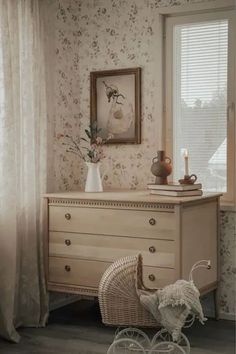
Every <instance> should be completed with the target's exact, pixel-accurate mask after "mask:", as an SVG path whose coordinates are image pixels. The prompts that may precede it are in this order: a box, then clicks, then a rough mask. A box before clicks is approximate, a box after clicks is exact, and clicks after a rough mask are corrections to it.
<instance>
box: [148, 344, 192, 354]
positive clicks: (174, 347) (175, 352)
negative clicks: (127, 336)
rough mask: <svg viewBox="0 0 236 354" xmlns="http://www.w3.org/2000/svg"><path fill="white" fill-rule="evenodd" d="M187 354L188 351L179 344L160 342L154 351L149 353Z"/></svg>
mask: <svg viewBox="0 0 236 354" xmlns="http://www.w3.org/2000/svg"><path fill="white" fill-rule="evenodd" d="M164 353H169V354H186V351H185V350H184V349H183V348H182V347H180V346H179V345H178V344H177V343H174V342H172V343H170V342H160V343H156V344H155V345H154V346H153V347H152V349H151V350H150V351H149V354H164Z"/></svg>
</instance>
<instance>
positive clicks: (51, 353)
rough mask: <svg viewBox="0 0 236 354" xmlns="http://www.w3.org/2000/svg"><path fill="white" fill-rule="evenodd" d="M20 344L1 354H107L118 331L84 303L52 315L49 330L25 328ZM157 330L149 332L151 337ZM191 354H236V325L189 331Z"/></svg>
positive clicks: (3, 347) (1, 346) (211, 324)
mask: <svg viewBox="0 0 236 354" xmlns="http://www.w3.org/2000/svg"><path fill="white" fill-rule="evenodd" d="M19 332H20V334H21V336H22V339H21V342H20V343H19V344H11V343H8V342H6V341H3V340H0V353H1V354H22V353H24V354H26V353H27V354H58V353H63V354H105V353H106V352H107V349H108V347H109V345H110V344H111V342H112V340H113V337H114V332H115V329H114V328H111V327H105V326H104V325H103V324H102V323H101V319H100V314H99V309H98V306H97V304H94V303H92V302H88V301H80V302H77V303H74V304H70V305H68V306H65V307H64V308H61V309H58V310H55V311H53V312H52V313H51V315H50V318H49V324H48V326H47V327H46V328H22V329H20V330H19ZM153 333H154V332H153V330H149V331H148V334H149V335H150V336H151V335H152V334H153ZM185 334H186V335H187V336H188V338H189V340H190V343H191V347H192V349H191V354H234V353H235V323H234V322H232V321H223V320H220V321H215V320H208V321H207V322H206V324H205V325H204V326H202V325H201V324H199V323H197V322H196V323H195V324H194V326H193V327H192V328H190V329H188V330H186V331H185Z"/></svg>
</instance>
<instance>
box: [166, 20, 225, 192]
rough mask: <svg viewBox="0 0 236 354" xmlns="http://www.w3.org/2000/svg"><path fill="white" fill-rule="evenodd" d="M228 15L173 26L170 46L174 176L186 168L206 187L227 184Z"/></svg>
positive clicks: (219, 187) (219, 188)
mask: <svg viewBox="0 0 236 354" xmlns="http://www.w3.org/2000/svg"><path fill="white" fill-rule="evenodd" d="M227 25H228V24H227V20H223V21H222V20H219V21H208V22H205V23H204V22H203V23H193V24H184V25H177V26H176V28H175V50H174V53H175V55H174V145H173V150H174V161H175V164H174V167H175V168H174V179H175V180H176V179H178V178H179V177H181V176H183V174H184V164H183V157H182V156H181V152H182V151H183V149H186V148H187V149H188V153H189V168H190V173H195V174H197V176H198V180H199V182H201V183H202V184H203V188H204V189H205V190H208V191H222V192H225V191H226V185H227V183H226V182H227V178H226V177H227V54H228V53H227V52H228V26H227Z"/></svg>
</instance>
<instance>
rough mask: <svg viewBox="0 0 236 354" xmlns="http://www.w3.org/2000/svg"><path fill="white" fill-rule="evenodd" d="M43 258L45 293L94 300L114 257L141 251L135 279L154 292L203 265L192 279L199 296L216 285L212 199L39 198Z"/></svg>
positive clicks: (215, 203) (144, 195) (139, 195)
mask: <svg viewBox="0 0 236 354" xmlns="http://www.w3.org/2000/svg"><path fill="white" fill-rule="evenodd" d="M45 203H46V206H45V210H46V220H47V223H46V229H47V231H46V232H45V260H46V269H47V284H48V289H49V290H54V291H62V292H71V293H78V294H84V295H93V296H96V295H97V290H98V285H99V281H100V279H101V276H102V274H103V273H104V271H105V270H106V268H107V267H108V266H109V265H110V264H111V263H112V262H114V261H115V260H116V259H118V258H121V257H123V256H126V255H133V254H137V253H141V254H142V256H143V264H144V266H143V279H144V284H145V285H146V286H147V287H149V288H160V287H163V286H165V285H167V284H170V283H172V282H174V281H175V280H177V279H180V278H184V279H187V278H188V274H189V271H190V269H191V266H192V264H193V263H194V262H195V261H197V260H200V259H210V260H211V263H212V269H211V270H209V271H207V272H206V271H205V270H204V271H203V270H199V271H198V272H197V274H196V275H195V280H196V284H197V286H198V287H199V288H200V289H201V291H202V292H207V291H210V290H213V289H215V288H216V286H217V234H218V208H219V195H217V194H215V195H208V196H203V197H187V198H170V197H157V196H155V195H150V194H149V193H148V191H145V192H144V191H133V192H132V191H129V192H128V191H127V192H118V191H117V192H103V193H84V192H70V193H57V194H47V195H46V196H45Z"/></svg>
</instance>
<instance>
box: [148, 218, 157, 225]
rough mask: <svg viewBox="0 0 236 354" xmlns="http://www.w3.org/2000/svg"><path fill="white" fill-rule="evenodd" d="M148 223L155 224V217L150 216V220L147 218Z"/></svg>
mask: <svg viewBox="0 0 236 354" xmlns="http://www.w3.org/2000/svg"><path fill="white" fill-rule="evenodd" d="M149 224H150V225H152V226H153V225H155V224H156V220H155V219H153V218H151V219H150V220H149Z"/></svg>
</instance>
